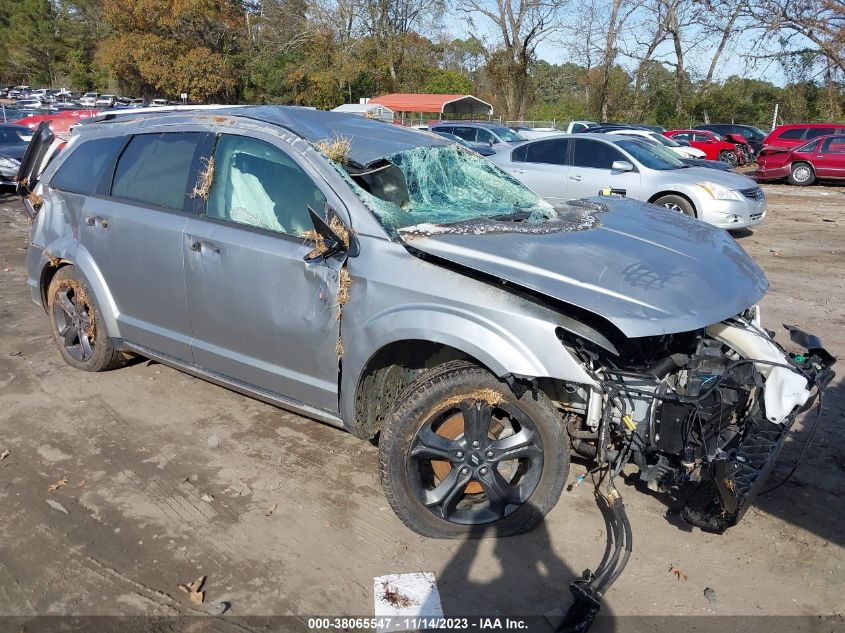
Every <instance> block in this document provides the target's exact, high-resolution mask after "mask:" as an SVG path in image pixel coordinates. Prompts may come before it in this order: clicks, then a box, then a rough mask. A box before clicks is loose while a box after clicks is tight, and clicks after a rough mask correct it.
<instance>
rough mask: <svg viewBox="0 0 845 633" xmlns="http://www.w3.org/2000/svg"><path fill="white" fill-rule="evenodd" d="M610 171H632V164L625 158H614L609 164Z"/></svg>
mask: <svg viewBox="0 0 845 633" xmlns="http://www.w3.org/2000/svg"><path fill="white" fill-rule="evenodd" d="M610 170H611V171H634V165H633V164H632V163H630V162H629V161H627V160H615V161H613V164H612V165H611V166H610Z"/></svg>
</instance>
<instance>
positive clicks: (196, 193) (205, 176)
mask: <svg viewBox="0 0 845 633" xmlns="http://www.w3.org/2000/svg"><path fill="white" fill-rule="evenodd" d="M202 160H204V161H205V170H204V171H203V172H202V173H201V174H200V177H199V180H198V181H197V184H196V186H195V187H194V190H193V191H192V192H191V197H192V198H202V199H203V200H208V196H209V194H210V193H211V187H212V185H213V184H214V156H211V157H210V158H203V159H202Z"/></svg>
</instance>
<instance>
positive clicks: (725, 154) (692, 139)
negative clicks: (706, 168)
mask: <svg viewBox="0 0 845 633" xmlns="http://www.w3.org/2000/svg"><path fill="white" fill-rule="evenodd" d="M663 135H664V136H668V137H669V138H671V139H674V140H676V141H686V142H687V143H689V144H690V145H692V146H693V147H696V148H698V149H700V150H701V151H702V152H704V153H705V154H706V158H707V160H720V161H722V162H725V163H730V164H731V165H738V164H739V155H738V154H737V151H736V147H735V146H734V144H733V143H728V142H726V141H723V140H722V138H721V137H720V136H719V135H718V134H714V133H713V132H710V131H708V130H669V131H667V132H664V133H663Z"/></svg>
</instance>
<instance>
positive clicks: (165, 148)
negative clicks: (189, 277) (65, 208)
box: [57, 127, 208, 362]
mask: <svg viewBox="0 0 845 633" xmlns="http://www.w3.org/2000/svg"><path fill="white" fill-rule="evenodd" d="M207 136H208V134H207V132H205V131H203V130H201V129H200V128H196V127H194V128H185V129H183V130H179V131H177V130H174V131H172V132H170V131H169V132H166V133H160V132H159V133H145V134H136V135H134V136H132V137H131V138H130V139H129V141H128V143H127V144H126V147H125V148H124V149H123V151H122V153H121V154H120V157H119V158H118V160H117V163H116V165H115V167H114V177H113V179H110V185H111V186H110V189H108V190H107V191H103V193H104V194H105V193H108V195H91V196H87V197H86V198H85V202H84V206H83V207H82V218H81V223H80V241H81V243H82V244H83V246H85V247H86V248H87V249H88V250H89V251H90V252H91V253H92V255H93V256H94V259H95V261H97V263H98V264H99V269H100V273H101V275H102V276H103V280H104V281H105V283H106V285H107V287H108V289H109V291H110V293H111V300H112V302H113V306H112V309H113V310H114V313H115V315H116V318H117V323H118V326H119V328H120V333H121V336H122V337H123V338H124V339H125V340H126V341H128V342H130V343H134V344H136V345H140V346H142V347H145V348H149V349H151V350H154V351H156V352H159V353H163V354H166V355H168V356H172V357H173V358H176V359H179V360H182V361H185V362H190V361H191V360H192V355H191V325H190V322H189V321H188V306H187V302H186V299H185V278H184V253H183V249H182V231H183V229H184V227H185V224H186V222H187V220H188V217H189V215H190V213H191V210H192V208H193V200H192V199H191V197H190V192H191V187H190V184H191V183H192V181H193V178H192V173H194V170H195V169H196V164H197V161H198V159H199V156H200V152H201V148H202V146H203V144H204V142H205V141H206V139H207ZM124 140H125V139H124ZM80 149H83V148H80ZM57 175H58V173H57Z"/></svg>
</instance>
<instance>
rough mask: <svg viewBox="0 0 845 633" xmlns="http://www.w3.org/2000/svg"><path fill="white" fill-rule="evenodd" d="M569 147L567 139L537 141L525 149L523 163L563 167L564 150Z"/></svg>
mask: <svg viewBox="0 0 845 633" xmlns="http://www.w3.org/2000/svg"><path fill="white" fill-rule="evenodd" d="M568 147H569V139H566V138H559V139H549V140H547V141H537V142H536V143H531V144H529V145H527V146H526V147H525V150H526V154H525V156H524V158H523V159H522V160H523V161H525V162H527V163H546V164H547V165H565V164H566V149H567V148H568Z"/></svg>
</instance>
